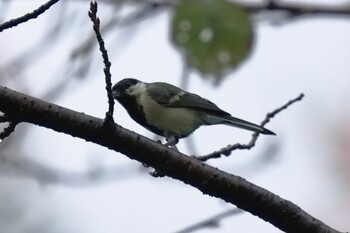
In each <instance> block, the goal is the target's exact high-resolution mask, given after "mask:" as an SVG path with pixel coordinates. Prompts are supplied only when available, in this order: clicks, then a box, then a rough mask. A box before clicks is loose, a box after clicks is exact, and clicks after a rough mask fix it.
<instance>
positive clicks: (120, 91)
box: [112, 78, 276, 148]
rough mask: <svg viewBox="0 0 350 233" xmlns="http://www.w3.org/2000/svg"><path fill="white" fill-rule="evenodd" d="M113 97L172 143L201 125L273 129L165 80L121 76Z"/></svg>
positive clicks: (262, 130) (253, 129) (152, 130)
mask: <svg viewBox="0 0 350 233" xmlns="http://www.w3.org/2000/svg"><path fill="white" fill-rule="evenodd" d="M112 95H113V98H114V99H116V100H117V101H118V102H119V103H120V104H121V105H122V106H123V107H124V108H125V109H126V111H127V112H128V114H129V115H130V117H131V118H132V119H133V120H134V121H136V122H137V123H138V124H140V125H141V126H143V127H144V128H146V129H148V130H149V131H151V132H153V133H155V134H158V135H160V136H163V137H165V138H166V141H167V142H166V143H165V144H164V145H166V146H170V147H172V146H174V147H175V148H176V144H177V143H178V142H179V139H181V138H185V137H187V136H189V135H190V134H191V133H193V132H194V131H195V130H196V129H198V128H199V127H200V126H202V125H217V124H225V125H229V126H233V127H237V128H241V129H246V130H249V131H253V132H257V133H260V134H267V135H276V134H275V133H274V132H272V131H270V130H268V129H266V128H264V127H262V126H260V125H257V124H254V123H251V122H248V121H245V120H242V119H239V118H236V117H233V116H231V114H230V113H228V112H226V111H224V110H222V109H220V108H219V107H218V106H217V105H216V104H214V103H213V102H211V101H210V100H208V99H205V98H203V97H201V96H199V95H196V94H194V93H191V92H187V91H185V90H183V89H181V88H179V87H177V86H174V85H171V84H169V83H165V82H152V83H146V82H142V81H140V80H137V79H134V78H125V79H122V80H121V81H119V82H117V83H116V84H115V85H114V86H113V87H112Z"/></svg>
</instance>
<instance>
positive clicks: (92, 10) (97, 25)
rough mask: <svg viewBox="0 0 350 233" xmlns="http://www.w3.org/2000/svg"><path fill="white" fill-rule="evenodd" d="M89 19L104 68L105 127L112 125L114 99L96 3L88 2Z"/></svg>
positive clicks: (109, 64)
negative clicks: (106, 109) (106, 100)
mask: <svg viewBox="0 0 350 233" xmlns="http://www.w3.org/2000/svg"><path fill="white" fill-rule="evenodd" d="M89 17H90V19H91V21H92V23H93V29H94V31H95V34H96V38H97V42H98V44H99V46H100V51H101V53H102V58H103V63H104V65H105V68H104V69H103V71H104V73H105V81H106V90H107V97H108V111H107V112H106V118H105V121H104V124H105V125H112V124H113V123H114V120H113V111H114V99H113V94H112V81H111V77H112V75H111V72H110V69H111V62H110V61H109V58H108V53H107V50H106V48H105V42H104V41H103V38H102V35H101V32H100V19H99V18H98V17H97V2H90V11H89Z"/></svg>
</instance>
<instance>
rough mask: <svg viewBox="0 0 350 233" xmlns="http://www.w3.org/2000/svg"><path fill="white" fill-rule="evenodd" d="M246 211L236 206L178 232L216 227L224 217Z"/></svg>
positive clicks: (186, 232)
mask: <svg viewBox="0 0 350 233" xmlns="http://www.w3.org/2000/svg"><path fill="white" fill-rule="evenodd" d="M241 213H244V212H243V210H241V209H238V208H235V209H230V210H227V211H224V212H222V213H220V214H217V215H215V216H213V217H210V218H208V219H206V220H204V221H201V222H199V223H196V224H193V225H192V226H189V227H186V228H185V229H182V230H180V231H177V232H176V233H190V232H194V231H197V230H200V229H203V228H209V227H210V228H214V227H216V228H217V227H219V225H220V221H221V220H223V219H224V218H227V217H230V216H233V215H236V214H241Z"/></svg>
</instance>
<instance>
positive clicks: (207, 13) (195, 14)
mask: <svg viewBox="0 0 350 233" xmlns="http://www.w3.org/2000/svg"><path fill="white" fill-rule="evenodd" d="M252 39H253V29H252V25H251V22H250V18H249V15H248V13H247V12H246V11H245V10H244V9H243V8H241V7H240V6H238V5H236V4H233V3H230V2H227V1H225V0H181V1H180V2H179V4H178V5H177V6H176V7H175V9H174V17H173V21H172V40H173V42H174V44H175V45H176V46H177V47H178V48H180V50H181V51H182V52H183V55H184V57H185V61H186V62H187V63H188V65H189V66H190V67H191V68H194V69H195V70H197V71H199V72H200V73H201V74H203V76H204V77H210V78H213V79H214V83H216V84H218V83H220V82H221V81H222V78H223V77H224V75H225V74H226V73H227V72H228V71H231V70H232V69H233V68H235V67H237V65H238V64H240V63H241V62H242V61H243V60H244V59H245V58H246V57H247V56H248V54H249V52H250V50H251V47H252V46H251V45H252Z"/></svg>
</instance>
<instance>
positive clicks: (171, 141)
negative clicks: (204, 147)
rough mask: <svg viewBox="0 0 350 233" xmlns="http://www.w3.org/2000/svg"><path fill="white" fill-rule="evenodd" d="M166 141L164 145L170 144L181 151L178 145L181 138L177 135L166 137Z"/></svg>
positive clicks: (169, 145)
mask: <svg viewBox="0 0 350 233" xmlns="http://www.w3.org/2000/svg"><path fill="white" fill-rule="evenodd" d="M166 141H167V142H166V143H165V144H164V146H168V147H170V148H172V149H174V150H176V151H179V150H178V149H177V147H176V144H177V143H178V142H179V139H178V138H177V137H175V136H170V137H167V138H166Z"/></svg>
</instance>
